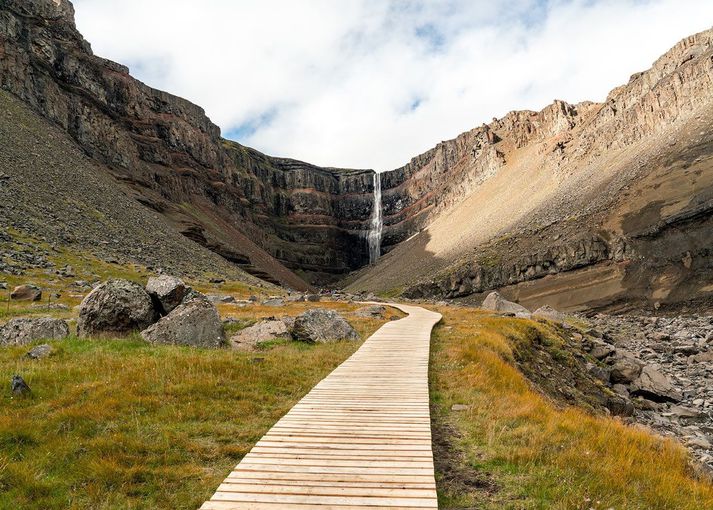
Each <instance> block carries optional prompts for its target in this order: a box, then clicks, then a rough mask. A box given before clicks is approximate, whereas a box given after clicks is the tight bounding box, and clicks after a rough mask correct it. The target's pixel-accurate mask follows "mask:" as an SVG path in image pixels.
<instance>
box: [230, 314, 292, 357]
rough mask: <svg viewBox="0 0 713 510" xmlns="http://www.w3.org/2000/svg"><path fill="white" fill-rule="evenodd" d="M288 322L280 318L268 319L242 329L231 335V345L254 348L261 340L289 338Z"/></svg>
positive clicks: (236, 347)
mask: <svg viewBox="0 0 713 510" xmlns="http://www.w3.org/2000/svg"><path fill="white" fill-rule="evenodd" d="M289 336H290V332H289V330H288V328H287V324H285V323H284V321H281V320H278V319H266V320H263V321H260V322H258V323H257V324H254V325H252V326H249V327H247V328H245V329H241V330H240V331H238V332H237V333H236V334H235V335H233V336H232V337H230V345H232V346H233V348H235V349H243V350H247V349H252V348H254V347H255V346H256V345H257V344H259V343H260V342H267V341H268V340H274V339H275V338H289Z"/></svg>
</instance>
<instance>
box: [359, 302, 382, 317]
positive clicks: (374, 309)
mask: <svg viewBox="0 0 713 510" xmlns="http://www.w3.org/2000/svg"><path fill="white" fill-rule="evenodd" d="M385 314H386V307H385V306H382V305H369V306H363V307H361V308H359V309H358V310H356V311H355V312H354V315H356V316H357V317H366V318H368V319H381V318H382V317H384V315H385Z"/></svg>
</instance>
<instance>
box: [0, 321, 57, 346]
mask: <svg viewBox="0 0 713 510" xmlns="http://www.w3.org/2000/svg"><path fill="white" fill-rule="evenodd" d="M68 336H69V326H68V325H67V323H66V322H65V321H63V320H61V319H53V318H51V317H39V318H33V319H12V320H11V321H10V322H8V323H7V324H5V325H4V326H3V327H1V328H0V345H26V344H29V343H31V342H34V341H35V340H44V339H52V340H59V339H61V338H66V337H68Z"/></svg>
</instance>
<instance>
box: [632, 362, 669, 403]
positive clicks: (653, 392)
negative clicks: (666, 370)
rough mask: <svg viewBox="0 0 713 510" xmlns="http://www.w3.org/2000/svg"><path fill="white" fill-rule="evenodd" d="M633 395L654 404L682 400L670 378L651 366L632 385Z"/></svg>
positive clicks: (643, 370)
mask: <svg viewBox="0 0 713 510" xmlns="http://www.w3.org/2000/svg"><path fill="white" fill-rule="evenodd" d="M631 394H632V395H635V396H639V397H644V398H645V399H647V400H653V401H654V402H679V401H680V400H681V398H682V395H681V393H680V392H679V391H678V390H677V389H676V388H674V387H673V384H671V381H670V380H669V378H668V377H666V376H665V375H664V374H662V373H661V372H659V371H658V370H656V369H655V368H654V367H653V366H651V365H647V366H645V367H644V368H643V369H642V370H641V375H639V377H638V379H636V381H634V383H633V384H632V385H631Z"/></svg>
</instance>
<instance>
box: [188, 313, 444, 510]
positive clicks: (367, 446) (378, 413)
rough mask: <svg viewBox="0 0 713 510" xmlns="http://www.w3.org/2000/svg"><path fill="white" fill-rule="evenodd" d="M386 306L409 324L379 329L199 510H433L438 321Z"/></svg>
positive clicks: (429, 315)
mask: <svg viewBox="0 0 713 510" xmlns="http://www.w3.org/2000/svg"><path fill="white" fill-rule="evenodd" d="M379 304H387V303H379ZM388 305H389V306H393V307H395V308H398V309H400V310H402V311H404V312H406V313H407V314H408V316H407V317H405V318H403V319H399V320H397V321H392V322H389V323H386V324H384V325H383V326H382V327H381V328H379V329H378V330H377V331H376V333H374V334H373V335H371V336H370V337H369V338H368V339H367V340H366V341H365V342H364V344H363V345H362V346H361V347H360V348H359V350H357V351H356V352H355V353H354V354H353V355H352V356H351V357H350V358H349V359H347V360H346V361H345V362H344V363H342V364H341V365H339V367H337V368H336V369H335V370H334V371H333V372H332V373H331V374H329V375H328V376H327V377H326V378H324V379H323V380H322V381H321V382H320V383H319V384H317V385H316V386H315V387H314V388H313V389H312V391H310V392H309V393H308V394H307V395H306V396H305V397H304V398H303V399H302V400H300V401H299V402H298V403H297V404H296V405H295V406H294V407H293V408H292V409H291V410H290V411H289V412H288V413H287V414H286V415H285V416H284V417H283V418H282V419H280V421H278V422H277V423H276V424H275V425H274V426H273V427H272V429H270V431H269V432H268V433H267V434H265V435H264V436H263V437H262V439H261V440H260V441H258V443H257V444H256V445H255V446H254V447H253V449H252V450H251V451H250V453H248V454H247V455H246V456H245V457H244V458H243V460H242V461H240V463H239V464H238V465H237V466H236V468H235V470H234V471H233V472H232V473H230V475H228V478H226V479H225V481H224V482H223V483H222V484H221V485H220V487H218V490H217V492H216V493H215V494H214V495H213V497H212V498H211V499H210V501H206V502H205V503H204V504H203V506H202V507H201V510H244V509H250V510H277V509H300V510H313V509H314V510H325V509H333V510H357V509H363V508H371V509H374V508H388V509H392V510H394V509H398V510H406V509H424V508H431V509H433V508H438V505H437V500H436V482H435V479H434V474H433V454H432V452H431V422H430V413H429V401H428V357H429V347H430V339H431V330H432V328H433V326H434V325H435V324H436V323H437V322H438V321H439V320H440V319H441V315H440V314H438V313H435V312H431V311H429V310H426V309H424V308H421V307H418V306H410V305H401V304H391V303H388Z"/></svg>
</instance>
